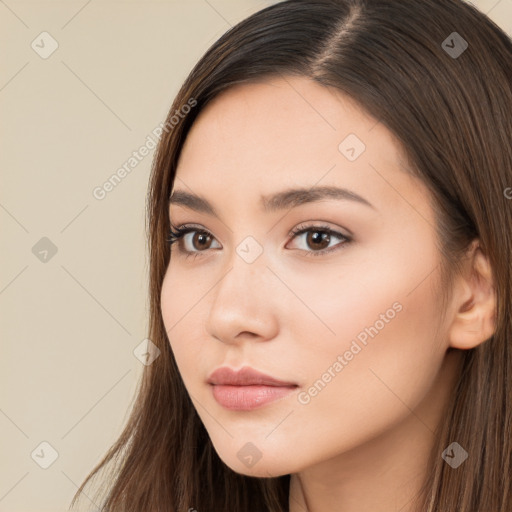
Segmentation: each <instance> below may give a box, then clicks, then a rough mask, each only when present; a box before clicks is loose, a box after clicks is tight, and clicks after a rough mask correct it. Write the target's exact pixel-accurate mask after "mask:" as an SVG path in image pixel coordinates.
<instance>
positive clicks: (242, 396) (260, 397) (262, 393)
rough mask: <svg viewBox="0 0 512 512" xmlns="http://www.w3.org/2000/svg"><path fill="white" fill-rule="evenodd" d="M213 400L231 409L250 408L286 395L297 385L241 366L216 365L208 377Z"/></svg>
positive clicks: (242, 409) (245, 409) (247, 409)
mask: <svg viewBox="0 0 512 512" xmlns="http://www.w3.org/2000/svg"><path fill="white" fill-rule="evenodd" d="M208 383H209V384H210V385H211V390H212V395H213V397H214V398H215V400H217V402H218V403H219V404H220V405H222V406H223V407H225V408H226V409H230V410H232V411H251V410H253V409H257V408H260V407H263V406H264V405H267V404H269V403H271V402H275V401H277V400H279V399H281V398H285V397H286V396H288V395H289V394H290V393H291V392H292V391H293V390H294V389H295V388H297V387H298V384H295V383H294V382H286V381H283V380H279V379H276V378H274V377H272V376H270V375H266V374H265V373H261V372H258V371H256V370H255V369H254V368H251V367H250V366H244V367H243V368H241V369H240V370H238V371H235V370H232V369H231V368H228V367H227V366H223V367H222V368H218V369H217V370H215V371H214V372H213V373H212V374H211V375H210V377H209V378H208Z"/></svg>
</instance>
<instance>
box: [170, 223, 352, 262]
mask: <svg viewBox="0 0 512 512" xmlns="http://www.w3.org/2000/svg"><path fill="white" fill-rule="evenodd" d="M194 231H197V232H198V233H201V234H203V235H207V236H211V237H213V235H212V234H211V233H210V232H209V231H207V230H205V229H201V228H198V227H197V226H191V225H187V224H183V225H181V226H178V227H174V226H172V225H171V229H170V231H169V235H168V238H167V240H166V242H167V243H168V244H169V245H172V244H174V243H175V242H179V241H180V239H181V238H183V237H184V236H185V235H186V234H187V233H190V232H194ZM308 231H317V232H322V233H328V234H329V236H333V235H334V236H335V237H337V238H341V239H342V242H340V243H339V244H337V245H336V246H334V247H331V248H330V249H322V250H320V251H304V250H302V251H303V252H306V255H307V256H313V257H315V256H323V255H325V254H328V253H331V252H334V251H337V250H341V249H343V248H344V247H345V245H347V244H348V243H350V242H351V241H352V239H351V238H350V237H348V236H346V235H343V234H342V233H339V232H338V231H334V230H333V229H331V228H330V227H329V226H323V225H303V224H302V225H299V226H297V227H296V228H294V229H292V230H291V231H290V232H289V233H288V236H291V237H292V238H295V237H297V236H299V235H302V234H303V233H307V232H308ZM180 252H182V253H185V254H186V257H187V258H189V257H192V258H196V257H198V256H202V254H201V253H204V252H207V250H205V251H184V250H182V249H181V248H180Z"/></svg>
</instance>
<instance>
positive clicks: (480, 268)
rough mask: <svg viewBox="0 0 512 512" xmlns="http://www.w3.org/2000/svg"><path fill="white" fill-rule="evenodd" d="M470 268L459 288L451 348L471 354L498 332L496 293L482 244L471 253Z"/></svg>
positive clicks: (454, 295)
mask: <svg viewBox="0 0 512 512" xmlns="http://www.w3.org/2000/svg"><path fill="white" fill-rule="evenodd" d="M468 253H469V254H468V258H467V266H466V269H465V272H464V275H463V276H460V277H459V278H458V280H457V282H456V284H455V286H456V287H457V288H456V290H455V291H454V294H453V301H456V302H455V304H454V308H455V315H454V317H453V321H452V325H451V326H450V331H449V343H450V347H453V348H457V349H460V350H469V349H472V348H475V347H477V346H478V345H480V344H481V343H484V342H485V341H487V340H488V339H489V338H490V337H491V336H492V335H493V334H494V332H495V330H496V325H495V313H496V293H495V286H494V280H493V275H492V269H491V266H490V263H489V260H488V258H487V257H486V256H485V255H484V253H483V252H482V250H481V248H480V246H479V244H478V241H477V242H476V243H475V242H474V243H473V244H472V246H471V248H470V250H469V251H468Z"/></svg>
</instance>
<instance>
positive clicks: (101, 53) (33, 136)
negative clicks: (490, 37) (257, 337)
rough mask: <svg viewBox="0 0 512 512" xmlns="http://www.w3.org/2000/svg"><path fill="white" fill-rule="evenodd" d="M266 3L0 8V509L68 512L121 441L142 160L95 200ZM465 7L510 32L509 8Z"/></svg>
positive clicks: (136, 321)
mask: <svg viewBox="0 0 512 512" xmlns="http://www.w3.org/2000/svg"><path fill="white" fill-rule="evenodd" d="M271 3H275V2H271V1H268V0H267V1H262V0H260V1H256V0H251V1H249V0H243V1H240V0H238V1H235V0H208V1H206V0H194V1H190V0H187V1H185V0H183V1H170V0H165V1H164V0H161V1H144V2H143V1H141V0H131V1H130V0H124V1H106V0H102V1H100V0H94V1H91V0H88V1H87V0H85V1H82V2H75V1H68V0H66V1H54V2H29V1H21V0H20V1H16V0H5V1H3V0H0V37H1V38H2V40H1V46H2V48H4V51H3V52H2V65H1V66H0V111H1V120H2V121H1V124H0V140H1V144H2V145H1V152H0V169H1V180H2V181H1V183H2V187H1V189H0V223H1V229H2V236H1V242H0V243H1V245H2V247H1V250H2V256H3V257H2V265H1V273H0V307H1V308H2V317H1V318H2V320H1V324H0V325H1V331H0V334H1V337H2V357H1V359H0V361H1V363H0V364H1V367H0V375H1V387H0V390H1V393H0V432H1V436H0V460H1V467H0V511H2V512H7V511H8V512H20V511H27V512H40V511H52V512H58V511H65V510H67V507H68V505H69V502H70V500H71V498H72V496H73V494H74V492H75V491H76V489H77V486H78V485H79V483H80V482H81V481H82V480H83V478H84V477H85V475H86V474H87V473H88V471H89V470H90V469H92V467H93V466H94V465H95V464H96V463H97V462H98V461H99V459H100V457H101V456H102V455H103V454H104V453H105V451H106V450H107V449H108V448H109V446H110V445H111V443H112V442H113V441H114V440H115V439H116V437H117V436H118V434H119V433H120V431H121V427H122V425H123V424H124V421H125V420H126V418H127V412H128V408H129V406H130V404H131V400H132V398H133V394H134V392H135V389H136V384H137V381H138V379H139V377H140V375H141V373H142V369H143V367H144V366H143V364H142V363H141V362H140V360H139V359H137V358H136V357H135V355H134V353H133V351H134V350H135V349H136V348H137V347H138V346H139V345H140V344H141V342H143V340H144V339H145V337H146V328H147V292H146V280H147V261H146V252H145V250H146V249H145V238H144V237H145V235H144V207H145V195H146V191H147V183H148V176H149V170H150V166H151V159H152V156H153V150H151V151H150V152H149V154H148V156H146V157H145V158H144V159H143V160H142V161H140V163H138V164H137V165H136V166H135V167H134V168H133V169H131V172H130V173H129V174H127V175H126V177H125V178H124V179H123V180H122V181H121V182H120V183H119V184H118V185H117V186H116V187H115V188H113V190H111V191H110V192H108V193H107V194H106V195H105V197H104V198H103V199H97V198H96V197H94V195H93V191H94V189H95V188H96V187H101V186H102V185H103V184H104V183H105V182H106V181H107V180H108V179H109V178H110V176H111V175H112V174H113V173H115V172H116V171H117V169H118V168H119V167H121V166H122V165H123V164H124V163H125V162H127V161H128V159H129V158H130V157H131V156H132V152H133V151H135V150H137V149H138V148H139V147H140V146H142V145H143V144H144V143H145V142H146V140H147V139H146V138H147V136H148V135H149V134H151V132H152V131H153V130H154V129H155V127H157V126H158V125H159V124H160V123H161V122H162V121H163V120H164V119H165V116H166V113H167V110H168V109H169V107H170V105H171V102H172V99H173V97H174V95H175V94H176V93H177V91H178V88H179V86H180V85H181V83H182V81H183V80H184V78H185V77H186V75H187V74H188V72H189V71H190V69H191V68H192V66H193V65H194V64H195V62H196V61H197V60H198V59H199V57H200V56H201V55H202V54H203V52H204V51H205V50H206V49H207V48H208V47H209V45H210V44H211V43H212V42H213V41H214V40H215V39H217V38H218V37H219V36H220V35H221V34H222V33H223V32H225V31H226V30H227V29H228V28H229V27H230V26H231V25H234V24H235V23H237V22H238V21H240V20H241V19H243V18H245V17H247V16H248V15H249V14H251V13H253V12H255V11H257V10H259V9H260V8H263V7H265V6H267V5H270V4H271ZM474 3H475V5H477V7H478V8H479V9H480V10H482V11H483V12H485V13H489V16H490V17H491V18H492V19H493V20H494V21H495V22H497V23H498V24H499V25H500V26H501V27H502V28H504V29H505V30H506V31H507V32H508V33H509V34H512V0H481V1H476V2H474ZM456 28H457V27H454V30H456ZM42 32H48V33H49V34H50V35H49V36H47V35H43V36H40V34H41V33H42ZM51 38H53V40H54V41H56V42H57V43H58V48H57V50H56V51H55V52H54V53H52V54H51V55H50V56H49V57H47V58H42V56H40V55H43V56H46V55H45V53H44V52H48V51H49V50H51V48H52V46H51V45H52V44H57V43H54V42H52V39H51ZM33 41H34V46H35V49H33V48H32V46H31V45H32V42H33ZM5 49H7V51H6V50H5ZM45 237H46V239H49V240H42V241H41V239H42V238H45ZM36 244H37V245H36ZM49 244H51V245H52V246H54V247H55V248H56V250H57V252H56V253H55V254H52V251H51V249H49ZM34 246H35V249H33V248H34ZM45 251H48V252H45ZM42 442H46V443H49V444H50V445H51V447H53V449H54V450H55V451H56V452H57V454H58V456H57V458H56V459H55V461H54V462H53V463H52V464H51V465H50V466H49V467H48V468H47V469H43V468H42V467H40V465H41V464H43V465H44V464H45V463H46V464H48V463H50V462H51V461H52V459H51V457H52V448H50V447H48V446H47V445H41V443H42ZM82 503H83V508H82V509H83V510H85V509H87V510H95V507H94V505H93V504H92V503H91V502H90V501H89V500H88V498H87V497H84V498H83V502H82Z"/></svg>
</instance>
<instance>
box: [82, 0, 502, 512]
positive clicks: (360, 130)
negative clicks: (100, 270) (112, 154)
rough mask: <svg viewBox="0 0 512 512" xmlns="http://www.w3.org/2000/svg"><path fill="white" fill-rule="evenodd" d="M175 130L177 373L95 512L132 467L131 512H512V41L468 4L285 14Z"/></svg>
mask: <svg viewBox="0 0 512 512" xmlns="http://www.w3.org/2000/svg"><path fill="white" fill-rule="evenodd" d="M184 106H186V108H184ZM177 111H178V112H182V113H183V112H185V114H186V115H182V116H180V119H174V118H173V116H174V117H176V116H175V112H177ZM164 131H165V132H166V133H165V134H164V136H163V137H162V139H161V141H160V144H159V147H158V150H157V154H156V158H155V161H154V166H153V173H152V178H151V183H150V190H149V194H148V230H149V249H150V261H151V267H150V299H151V311H150V314H151V322H150V332H149V338H150V339H151V340H152V342H153V343H154V344H155V345H156V347H158V349H159V350H160V352H161V355H160V356H159V357H158V358H156V359H155V360H154V361H153V362H152V364H150V365H148V366H147V367H146V368H145V374H144V377H143V380H142V383H141V387H140V390H139V393H138V396H137V402H136V404H135V407H134V409H133V412H132V416H131V418H130V421H129V422H128V424H127V426H126V428H125V430H124V432H123V434H122V435H121V437H120V439H119V440H118V441H117V442H116V443H115V445H114V446H113V447H112V448H111V450H110V451H109V453H108V454H107V455H106V456H105V458H104V459H103V460H102V461H101V462H100V464H98V466H97V467H96V468H94V470H93V471H92V472H91V474H90V475H89V476H88V478H87V479H86V481H85V482H84V483H83V484H82V486H81V487H80V489H79V491H78V492H77V494H76V495H75V499H74V501H75V500H76V499H77V497H78V495H79V494H80V492H81V491H82V490H83V489H84V486H85V485H86V484H87V482H88V481H89V480H90V478H91V477H92V476H93V475H95V474H97V473H98V472H99V470H100V469H102V468H106V467H107V466H108V464H109V463H112V462H114V461H115V462H116V464H112V467H111V471H112V473H111V475H112V476H111V482H110V483H109V487H108V489H107V490H108V492H107V493H106V496H105V500H104V502H103V507H104V508H103V510H108V511H109V512H117V511H119V512H120V511H141V510H144V511H145V512H148V511H164V510H165V511H169V512H171V511H178V510H180V511H181V510H189V511H194V510H196V511H198V512H206V511H212V512H217V511H235V510H236V511H254V512H256V511H258V512H260V511H272V512H275V511H290V512H301V511H306V510H308V511H310V512H312V511H318V510H337V511H340V512H365V511H370V510H372V511H377V510H378V511H379V512H390V511H397V510H400V511H401V512H419V511H421V512H427V511H428V512H452V511H454V510H457V511H458V512H477V511H479V512H483V511H485V512H506V511H510V510H512V491H511V489H510V479H511V473H512V465H511V459H510V456H511V452H512V445H511V432H512V398H511V397H512V379H511V375H512V347H511V342H512V339H511V333H512V326H511V318H512V306H511V304H512V302H511V294H512V276H511V266H510V261H509V255H510V253H511V251H512V236H511V229H510V228H511V226H512V201H511V197H512V188H511V187H512V149H511V145H510V134H511V133H512V44H511V41H510V39H509V37H508V36H507V35H506V34H505V33H504V32H503V31H502V30H500V29H499V28H498V27H497V26H496V25H495V24H494V23H493V22H492V21H490V20H489V19H488V18H487V17H486V16H485V15H483V14H482V13H480V12H479V11H478V10H476V8H474V7H473V6H472V5H470V4H467V3H464V2H462V1H458V0H451V1H447V0H422V1H411V2H401V1H398V0H330V1H328V0H322V1H313V0H289V1H285V2H282V3H278V4H276V5H273V6H270V7H267V8H266V9H263V10H261V11H259V12H257V13H256V14H254V15H252V16H250V17H249V18H247V19H246V20H244V21H242V22H241V23H239V24H238V25H236V26H235V27H233V28H232V29H231V30H229V31H228V32H227V33H226V34H224V35H223V36H222V37H221V38H220V39H219V40H218V41H217V42H216V43H215V44H214V45H213V46H212V47H211V48H210V49H209V50H208V51H207V52H206V54H205V55H204V56H203V57H202V58H201V60H200V61H199V62H198V64H197V65H196V66H195V68H194V69H193V70H192V72H191V73H190V75H189V77H188V78H187V80H186V81H185V83H184V84H183V86H182V88H181V90H180V91H179V93H178V95H177V97H176V99H175V101H174V103H173V106H172V108H171V111H170V113H169V117H168V119H167V122H166V125H165V128H164ZM311 256H314V258H312V257H311ZM74 501H73V503H74Z"/></svg>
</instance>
